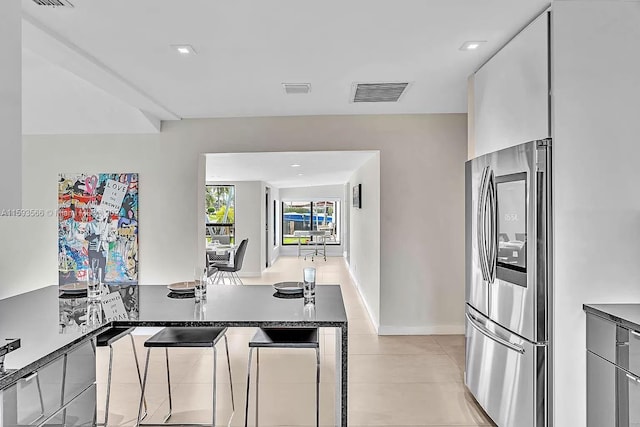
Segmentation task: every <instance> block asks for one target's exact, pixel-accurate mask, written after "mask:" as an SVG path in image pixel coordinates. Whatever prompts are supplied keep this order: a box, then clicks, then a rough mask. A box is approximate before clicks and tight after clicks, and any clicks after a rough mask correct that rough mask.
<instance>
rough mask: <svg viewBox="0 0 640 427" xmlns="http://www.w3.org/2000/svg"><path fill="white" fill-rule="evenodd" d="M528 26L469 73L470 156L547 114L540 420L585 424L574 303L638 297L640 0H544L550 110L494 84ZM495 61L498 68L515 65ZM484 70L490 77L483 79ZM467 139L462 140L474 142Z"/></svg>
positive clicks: (582, 323)
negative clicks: (547, 309) (545, 382)
mask: <svg viewBox="0 0 640 427" xmlns="http://www.w3.org/2000/svg"><path fill="white" fill-rule="evenodd" d="M536 23H537V22H533V24H536ZM533 24H532V25H533ZM531 29H533V26H530V27H527V28H526V29H525V30H524V32H523V33H522V34H520V35H519V36H517V37H515V38H514V39H513V40H512V41H511V42H510V43H508V44H507V46H506V47H505V48H503V49H502V50H501V51H500V52H499V53H498V54H496V56H494V57H493V58H492V59H491V60H489V61H488V62H487V64H486V65H485V67H487V66H489V67H490V68H485V67H482V68H481V70H480V71H479V72H478V73H479V74H477V75H475V76H474V78H475V82H474V86H475V94H474V95H475V97H476V98H478V99H476V100H475V102H474V105H475V107H474V111H470V113H471V114H473V116H474V117H475V127H476V131H475V132H474V135H475V139H476V140H475V153H473V155H472V156H471V157H475V156H478V155H481V154H484V153H486V152H490V151H494V150H496V149H499V148H504V146H501V145H505V144H508V145H516V144H518V143H520V142H521V141H515V140H513V141H507V139H510V138H512V136H511V135H514V134H516V133H520V134H521V135H522V136H519V138H523V139H538V138H542V137H544V136H546V135H547V133H546V132H544V126H541V125H539V124H538V123H540V122H541V120H542V119H541V118H542V117H544V116H545V115H547V114H549V111H550V113H551V114H550V115H549V119H548V121H549V123H550V125H551V137H552V139H553V160H552V161H553V184H552V191H553V254H552V260H551V262H552V268H553V288H552V291H551V293H552V297H551V298H552V307H553V309H552V318H551V319H550V321H551V323H552V325H553V327H552V331H551V353H552V355H553V360H552V372H553V379H552V383H553V386H552V387H553V392H552V393H553V396H552V406H551V411H552V414H551V420H552V424H551V425H552V427H564V426H571V427H585V426H586V425H587V422H586V419H587V397H586V396H587V393H586V389H587V377H586V375H585V373H586V369H587V357H586V354H585V352H584V348H585V346H586V342H585V329H586V320H585V315H584V313H583V312H582V310H581V307H582V304H583V303H610V302H617V303H620V302H634V303H638V302H640V190H639V184H640V167H638V159H640V143H639V142H638V141H639V135H640V101H639V100H640V55H637V54H636V52H637V51H638V46H640V1H601V0H585V1H582V0H574V1H555V2H553V3H552V6H551V19H550V32H549V33H550V43H549V46H550V56H549V57H550V58H551V60H550V68H549V69H550V73H549V81H550V82H551V84H550V87H551V88H552V91H551V97H550V101H551V104H550V105H551V108H550V110H549V107H548V105H546V106H545V105H542V104H543V102H542V101H534V100H535V99H538V97H540V99H541V97H542V96H543V95H540V94H542V93H543V92H542V91H540V90H536V91H533V92H535V93H533V92H531V91H528V92H527V93H528V94H529V95H527V99H529V100H530V101H531V102H537V103H538V106H537V107H536V108H535V111H531V110H528V108H529V105H528V104H527V102H528V101H527V100H526V99H525V98H523V97H522V95H519V96H518V98H519V99H521V101H522V102H524V103H525V104H526V105H525V106H524V107H523V106H522V105H520V106H517V104H514V101H513V99H514V93H515V91H521V92H522V89H523V87H525V86H527V85H528V83H527V82H528V81H529V80H526V81H524V80H523V81H521V84H522V85H523V87H520V88H518V87H515V86H514V84H513V83H508V87H509V88H510V89H508V88H507V81H506V80H505V83H504V84H500V80H501V79H506V78H507V77H506V76H507V75H508V74H509V73H505V72H504V70H502V69H499V68H498V67H497V66H496V67H494V63H493V61H494V60H498V61H499V60H500V56H501V54H505V55H506V54H507V53H509V52H510V51H511V47H512V44H513V46H517V43H520V41H521V40H524V39H523V36H526V35H527V33H528V32H529V30H531ZM541 44H542V43H538V45H541ZM528 55H531V53H530V54H528ZM513 58H515V54H514V56H513ZM514 60H515V59H514ZM520 61H522V65H521V67H520V69H521V70H522V69H525V68H527V67H526V66H525V64H530V63H531V58H530V57H529V56H526V55H525V57H523V58H521V59H520ZM505 62H506V63H507V64H506V65H503V66H505V67H511V70H514V69H515V70H517V69H518V67H516V66H514V65H513V64H511V65H509V64H508V62H509V61H505ZM498 63H499V62H495V64H498ZM514 72H515V71H511V73H514ZM483 73H488V74H490V75H485V76H484V77H483V76H482V74H483ZM494 73H495V75H494ZM509 77H513V76H509ZM478 79H479V80H480V82H478ZM483 79H484V83H483ZM489 81H490V82H492V83H491V85H488V83H487V82H489ZM478 86H480V87H478ZM483 86H484V87H483ZM533 87H534V86H531V88H533ZM489 100H492V101H489ZM532 105H533V104H532ZM513 110H518V112H514V111H513ZM527 111H529V112H527ZM516 116H517V117H520V118H521V119H522V120H523V121H526V122H527V123H528V124H527V126H526V129H530V128H531V129H540V130H537V131H533V132H529V131H528V130H526V129H525V127H522V129H525V130H526V131H524V130H523V131H522V132H520V131H517V128H516V127H515V125H514V123H515V122H516V120H515V119H514V117H516ZM538 133H543V135H538ZM470 144H471V146H473V141H470Z"/></svg>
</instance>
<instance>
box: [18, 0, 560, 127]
mask: <svg viewBox="0 0 640 427" xmlns="http://www.w3.org/2000/svg"><path fill="white" fill-rule="evenodd" d="M72 3H74V5H75V7H74V8H51V7H46V6H38V5H36V4H35V3H34V2H33V1H32V0H22V6H23V15H24V19H23V50H25V49H26V50H28V51H30V54H31V55H32V57H34V56H40V57H41V58H42V59H43V61H37V60H34V59H33V58H31V59H30V58H29V57H26V56H27V55H29V54H26V55H25V59H24V60H23V67H24V72H23V74H24V78H23V85H24V86H25V88H27V89H25V92H30V93H29V96H28V98H27V99H26V102H25V108H24V117H25V120H24V122H25V125H26V126H25V129H24V130H25V133H43V132H44V133H47V132H49V133H75V131H74V129H73V126H69V125H68V124H67V123H68V122H69V120H68V119H67V120H55V118H56V115H60V114H69V115H72V114H73V111H75V110H76V108H70V107H67V106H65V105H64V104H66V103H70V104H72V105H73V104H74V103H75V104H78V105H85V108H91V109H93V110H94V112H95V113H96V117H95V118H94V121H95V122H96V125H97V127H98V128H99V127H100V126H102V127H107V128H108V127H109V126H105V124H104V123H109V122H110V121H111V122H113V120H116V119H109V118H106V117H101V116H100V114H99V113H100V112H101V111H102V110H107V111H108V110H109V108H111V109H112V108H113V100H109V101H104V99H102V98H104V97H102V96H98V97H96V99H95V102H94V103H93V105H86V103H87V102H92V100H90V99H89V100H88V99H86V98H92V97H93V96H89V95H87V94H84V95H81V94H79V92H81V91H82V90H88V89H86V88H84V89H83V86H85V85H86V84H87V83H89V84H91V85H94V86H96V87H97V88H98V89H100V90H101V91H103V92H105V93H106V94H109V95H110V96H111V97H114V98H117V99H118V100H119V101H120V102H123V103H125V104H127V105H129V106H130V107H132V108H133V109H135V110H138V111H142V112H144V117H146V118H147V120H148V122H147V123H146V124H145V126H142V127H141V129H140V131H141V132H148V131H149V130H148V129H153V128H155V131H157V130H158V123H159V120H175V119H179V118H195V117H198V118H201V117H243V116H283V115H284V116H286V115H324V114H400V113H448V112H466V81H467V77H468V76H469V75H470V74H471V73H472V72H473V71H474V70H475V69H476V68H477V67H478V65H479V64H481V63H482V62H483V61H484V60H486V58H487V57H488V56H489V55H490V54H491V53H492V52H494V51H495V50H496V49H498V48H499V47H500V46H501V45H503V44H504V43H505V42H506V41H507V39H508V38H509V37H510V36H512V35H513V34H515V32H516V31H517V30H518V29H520V28H521V27H523V26H524V25H525V24H526V23H527V22H528V21H530V20H531V19H532V18H533V17H534V16H535V15H536V14H537V13H538V12H540V11H541V10H542V9H543V8H544V7H545V6H547V5H548V4H549V1H545V0H519V1H513V0H349V1H344V0H322V1H318V0H306V1H300V0H269V1H258V0H234V1H214V0H181V1H176V0H135V1H131V0H108V1H107V0H102V1H100V0H72ZM467 40H486V41H487V43H485V44H484V45H483V46H482V47H481V49H479V50H478V51H475V52H463V51H460V50H459V49H458V48H459V47H460V46H461V45H462V43H463V42H465V41H467ZM173 44H190V45H192V46H193V47H194V48H195V49H196V51H197V52H198V54H197V55H195V56H192V57H183V56H180V55H179V54H177V53H175V52H174V51H172V50H171V49H170V47H169V46H170V45H173ZM44 62H49V63H50V64H49V65H47V64H45V63H44ZM51 64H53V65H55V66H56V67H60V68H63V69H64V70H66V73H67V75H66V77H67V81H65V82H64V85H65V86H64V87H68V88H69V90H67V91H61V90H51V87H52V86H55V84H56V83H55V82H53V81H52V80H53V79H54V78H57V77H59V76H57V77H56V75H55V74H61V73H60V72H57V73H51V74H50V73H49V71H50V70H51V67H52V65H51ZM43 74H47V79H40V78H39V76H42V75H43ZM69 76H74V78H76V82H75V84H74V82H73V81H71V79H69V78H68V77H69ZM382 81H393V82H400V81H408V82H411V86H410V87H409V89H408V91H407V93H406V94H405V95H403V97H402V98H401V100H400V102H398V103H375V104H362V103H358V104H354V103H350V102H349V96H350V94H351V89H352V84H353V83H354V82H382ZM283 82H287V83H296V82H301V83H311V86H312V89H311V93H310V94H308V95H288V96H287V95H285V94H284V91H283V89H282V86H281V84H282V83H283ZM61 87H63V86H61ZM94 90H95V89H94ZM60 92H65V93H63V94H61V93H60ZM67 93H68V95H67ZM38 96H40V97H42V101H41V102H40V103H41V104H43V105H62V108H61V109H60V111H47V112H49V114H53V119H51V118H49V119H48V121H49V122H51V123H48V122H47V121H46V120H44V117H43V111H42V110H43V109H42V108H36V107H37V105H38V103H39V101H38V100H37V99H36V98H37V97H38ZM76 96H77V97H76ZM103 103H105V105H102V104H103ZM47 110H49V109H47ZM126 114H127V115H128V116H130V117H129V118H128V119H127V120H124V123H125V125H124V126H123V128H124V130H122V131H123V132H129V131H128V130H127V129H126V128H127V126H128V123H129V122H135V121H136V120H138V119H139V118H138V117H136V116H135V114H134V113H133V112H127V113H126ZM138 115H139V113H138ZM74 118H75V117H72V118H71V119H74ZM41 119H42V120H41ZM100 120H102V122H104V123H102V122H101V121H100ZM41 122H44V123H46V126H44V125H43V124H42V123H41ZM34 123H41V125H40V127H39V128H38V126H36V125H35V124H34ZM56 123H59V124H58V125H56ZM114 127H115V128H117V125H116V126H114ZM32 128H34V129H35V128H37V129H35V130H34V129H32ZM36 130H37V132H36ZM116 131H117V130H116ZM83 132H84V129H83Z"/></svg>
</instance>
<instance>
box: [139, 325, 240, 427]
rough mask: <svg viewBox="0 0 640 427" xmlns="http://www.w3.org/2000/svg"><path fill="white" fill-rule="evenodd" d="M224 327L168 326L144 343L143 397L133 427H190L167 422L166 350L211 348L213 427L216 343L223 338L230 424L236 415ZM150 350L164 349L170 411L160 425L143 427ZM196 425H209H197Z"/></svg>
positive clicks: (214, 416)
mask: <svg viewBox="0 0 640 427" xmlns="http://www.w3.org/2000/svg"><path fill="white" fill-rule="evenodd" d="M226 332H227V328H219V327H167V328H164V329H162V330H161V331H160V332H158V333H157V334H155V335H154V336H152V337H151V338H149V339H148V340H147V341H145V343H144V346H145V347H147V358H146V361H145V366H144V379H143V380H142V394H141V396H140V405H139V406H138V418H137V421H136V426H140V425H189V424H188V423H183V422H182V423H167V421H168V420H169V418H171V415H172V410H173V407H172V399H171V397H172V396H171V373H170V370H169V348H207V347H210V348H212V349H213V378H212V380H213V385H212V388H213V392H212V399H211V401H212V415H211V424H210V425H211V426H212V427H215V426H216V400H217V394H216V370H217V359H218V351H217V349H216V344H217V343H218V341H220V339H222V338H224V346H225V350H226V353H227V366H228V368H229V388H230V392H231V408H232V412H231V416H230V417H229V425H230V424H231V419H232V418H233V415H234V414H235V408H236V406H235V402H234V398H233V378H232V376H231V359H230V358H229V342H228V340H227V335H226ZM152 348H164V354H165V360H166V363H167V390H168V392H169V412H168V413H167V415H166V416H165V417H164V420H163V421H162V423H150V424H142V423H140V421H141V420H142V418H141V412H142V403H143V399H144V393H145V388H146V385H147V376H148V374H149V354H150V352H151V349H152ZM197 425H209V424H200V423H198V424H197Z"/></svg>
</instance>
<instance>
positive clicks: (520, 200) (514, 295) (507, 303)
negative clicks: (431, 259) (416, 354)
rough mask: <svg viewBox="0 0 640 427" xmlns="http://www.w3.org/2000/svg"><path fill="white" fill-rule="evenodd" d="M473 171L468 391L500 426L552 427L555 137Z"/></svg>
mask: <svg viewBox="0 0 640 427" xmlns="http://www.w3.org/2000/svg"><path fill="white" fill-rule="evenodd" d="M465 172H466V187H465V188H466V189H465V191H466V214H465V215H466V216H465V219H466V233H465V234H466V242H465V246H466V256H465V257H466V272H465V275H466V277H465V279H466V291H465V298H466V313H465V316H466V319H465V320H466V327H465V338H466V340H465V341H466V365H465V384H466V385H467V387H468V388H469V390H470V391H471V393H472V394H473V395H474V397H475V398H476V400H477V401H478V403H480V405H481V406H482V407H483V409H484V410H485V411H486V412H487V414H488V415H489V416H490V417H491V418H492V419H493V421H494V422H495V423H496V424H497V425H498V426H500V427H530V426H531V427H541V426H547V427H549V426H551V424H552V421H551V420H552V417H551V410H552V408H551V406H550V405H551V382H550V378H551V349H552V347H551V342H552V341H551V333H550V332H551V327H550V325H551V320H552V319H551V314H552V311H551V307H552V304H551V286H552V277H551V273H552V266H551V262H550V261H551V251H552V245H551V243H552V238H551V231H552V227H551V140H550V139H545V140H539V141H531V142H527V143H525V144H522V145H518V146H515V147H512V148H508V149H504V150H500V151H497V152H495V153H491V154H486V155H484V156H481V157H478V158H475V159H473V160H470V161H468V162H467V163H466V170H465Z"/></svg>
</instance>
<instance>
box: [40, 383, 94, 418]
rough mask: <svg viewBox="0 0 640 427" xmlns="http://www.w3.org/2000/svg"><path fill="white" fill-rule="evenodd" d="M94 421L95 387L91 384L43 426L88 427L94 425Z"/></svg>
mask: <svg viewBox="0 0 640 427" xmlns="http://www.w3.org/2000/svg"><path fill="white" fill-rule="evenodd" d="M95 419H96V386H95V384H92V385H91V386H90V387H89V388H88V389H86V390H85V391H84V392H82V393H81V394H80V395H79V396H76V397H75V399H73V400H72V401H71V403H69V405H67V406H66V407H65V408H64V409H62V410H61V411H60V412H58V413H57V414H56V415H55V416H54V417H53V418H51V419H50V420H48V421H47V422H46V423H45V424H43V426H47V427H60V426H65V427H85V426H86V427H89V426H93V425H95Z"/></svg>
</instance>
